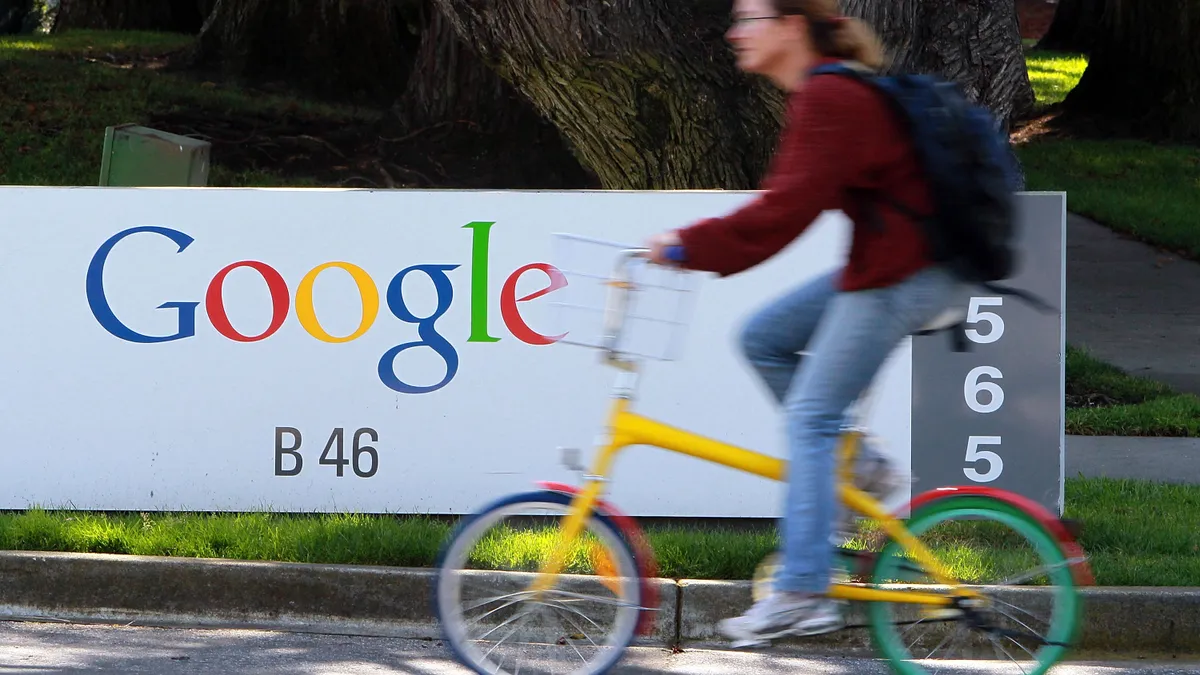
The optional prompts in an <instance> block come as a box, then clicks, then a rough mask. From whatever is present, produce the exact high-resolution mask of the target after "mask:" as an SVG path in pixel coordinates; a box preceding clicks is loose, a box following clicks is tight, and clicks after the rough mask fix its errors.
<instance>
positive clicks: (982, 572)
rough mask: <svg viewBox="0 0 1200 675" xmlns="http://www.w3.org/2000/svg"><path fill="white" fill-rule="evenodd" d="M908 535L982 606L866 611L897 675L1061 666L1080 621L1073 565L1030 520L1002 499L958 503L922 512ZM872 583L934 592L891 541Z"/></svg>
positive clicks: (942, 502) (873, 606) (1035, 673)
mask: <svg viewBox="0 0 1200 675" xmlns="http://www.w3.org/2000/svg"><path fill="white" fill-rule="evenodd" d="M907 527H908V529H909V531H910V532H912V534H913V535H914V536H915V537H917V538H918V539H919V540H921V543H922V544H924V545H925V546H926V547H927V548H929V549H930V550H931V551H932V552H933V554H934V556H935V557H937V559H938V560H940V561H941V562H942V564H943V565H944V566H946V567H947V568H948V569H949V570H950V573H951V575H952V576H954V577H955V578H956V579H958V580H960V581H961V582H962V583H965V584H967V585H968V586H969V587H970V588H971V589H972V590H974V591H977V592H979V593H982V594H983V599H982V601H981V602H977V603H973V604H968V605H966V606H964V607H960V608H943V607H928V606H921V605H917V604H913V605H905V604H902V603H891V602H871V603H869V604H868V607H867V611H868V614H869V618H870V624H871V633H872V637H873V638H874V640H875V643H876V645H877V646H878V647H879V649H880V651H882V652H883V654H884V656H886V657H887V659H888V661H889V662H890V663H891V665H892V669H893V670H894V671H895V672H897V673H899V674H900V675H923V674H924V673H929V672H957V671H956V670H955V668H956V667H964V666H965V667H966V668H967V669H970V666H969V665H967V664H966V662H967V661H970V660H987V661H989V662H990V663H989V667H990V669H989V670H988V672H995V673H1013V674H1014V675H1015V674H1017V673H1020V674H1022V675H1043V674H1044V673H1045V672H1046V671H1047V670H1049V669H1050V668H1051V667H1052V666H1054V664H1056V663H1057V662H1058V661H1059V660H1061V659H1062V658H1063V656H1064V655H1065V653H1066V649H1067V646H1068V645H1069V644H1070V643H1071V641H1072V640H1074V639H1075V637H1076V635H1077V634H1078V629H1079V620H1080V613H1081V609H1080V601H1079V595H1078V591H1077V588H1076V585H1075V579H1074V576H1073V574H1072V569H1071V565H1072V563H1073V561H1070V560H1068V559H1067V558H1066V556H1065V555H1064V553H1063V549H1062V547H1061V546H1060V545H1059V543H1058V541H1057V539H1055V538H1054V536H1053V535H1052V534H1051V533H1049V532H1048V531H1047V530H1046V528H1045V527H1044V526H1043V525H1042V524H1041V523H1040V522H1038V520H1037V519H1036V518H1034V517H1032V516H1031V515H1030V514H1028V513H1026V512H1024V511H1023V510H1021V509H1019V508H1017V507H1015V506H1012V505H1010V504H1008V503H1006V502H1003V501H1001V500H998V499H993V498H989V497H986V496H963V497H949V498H944V499H939V500H936V501H934V502H931V503H929V504H927V505H926V506H924V507H921V508H918V509H917V510H916V511H914V512H913V514H912V515H911V517H910V519H909V521H908V523H907ZM874 582H875V583H876V584H879V585H881V586H884V587H901V588H903V587H913V586H926V588H925V589H923V590H937V587H936V582H934V581H933V580H932V579H930V578H929V576H928V575H927V574H926V573H925V572H924V569H923V568H922V566H921V565H920V563H919V562H917V561H916V560H914V559H910V558H909V556H908V555H907V554H906V552H905V550H904V548H903V547H902V546H901V545H900V544H899V543H898V542H896V541H894V540H891V541H888V543H887V544H886V546H884V548H883V550H882V551H881V552H880V555H879V558H878V560H877V561H876V564H875V571H874ZM935 659H936V660H935ZM955 661H957V662H958V663H955Z"/></svg>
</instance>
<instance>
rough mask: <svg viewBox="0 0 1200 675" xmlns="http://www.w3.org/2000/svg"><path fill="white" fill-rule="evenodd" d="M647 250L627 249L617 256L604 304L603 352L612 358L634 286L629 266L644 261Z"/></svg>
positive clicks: (648, 250)
mask: <svg viewBox="0 0 1200 675" xmlns="http://www.w3.org/2000/svg"><path fill="white" fill-rule="evenodd" d="M649 252H650V249H648V248H627V249H624V250H622V251H621V252H620V253H618V254H617V262H616V264H615V265H614V270H613V275H612V280H611V281H610V282H609V290H608V299H607V301H606V302H605V303H604V351H605V352H606V353H607V354H608V356H609V358H612V355H613V354H614V352H615V350H616V346H617V338H618V337H620V333H621V327H622V326H623V325H624V320H625V311H626V308H627V307H628V305H629V292H630V291H631V290H633V288H634V284H633V281H631V275H630V274H629V265H630V263H632V262H633V261H635V260H638V259H646V254H647V253H649Z"/></svg>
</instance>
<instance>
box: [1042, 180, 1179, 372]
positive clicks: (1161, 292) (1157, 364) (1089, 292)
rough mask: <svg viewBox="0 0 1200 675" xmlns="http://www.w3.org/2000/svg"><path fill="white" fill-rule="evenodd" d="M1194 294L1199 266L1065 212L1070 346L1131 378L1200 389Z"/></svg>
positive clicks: (1068, 201)
mask: <svg viewBox="0 0 1200 675" xmlns="http://www.w3.org/2000/svg"><path fill="white" fill-rule="evenodd" d="M1070 203H1071V201H1070V195H1068V196H1067V206H1068V208H1069V207H1070ZM1196 297H1200V263H1195V262H1192V261H1190V260H1185V259H1182V258H1179V257H1178V256H1175V255H1172V254H1166V253H1162V252H1160V251H1159V250H1158V249H1156V248H1154V247H1152V246H1147V245H1146V244H1142V243H1140V242H1136V241H1133V240H1131V239H1127V238H1125V237H1123V236H1121V235H1119V234H1116V233H1114V232H1113V231H1112V230H1109V229H1108V228H1106V227H1104V226H1102V225H1098V224H1096V223H1094V222H1092V221H1090V220H1087V219H1086V218H1083V217H1081V216H1077V215H1075V214H1068V215H1067V314H1066V320H1067V343H1068V344H1071V345H1072V346H1076V347H1083V348H1086V349H1087V350H1088V351H1090V352H1091V353H1092V354H1093V355H1094V356H1096V357H1097V358H1099V359H1101V360H1103V361H1107V362H1108V363H1111V364H1113V365H1115V366H1117V367H1119V368H1121V369H1123V370H1125V371H1127V372H1128V373H1129V374H1131V375H1139V376H1144V377H1149V378H1152V379H1155V380H1159V381H1161V382H1164V383H1166V384H1167V385H1169V386H1171V387H1174V388H1175V389H1177V390H1179V391H1182V392H1188V393H1194V394H1200V301H1197V300H1196V299H1195V298H1196Z"/></svg>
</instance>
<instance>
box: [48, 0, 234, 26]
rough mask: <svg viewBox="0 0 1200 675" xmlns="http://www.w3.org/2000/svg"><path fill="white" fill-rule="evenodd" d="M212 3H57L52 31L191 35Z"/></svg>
mask: <svg viewBox="0 0 1200 675" xmlns="http://www.w3.org/2000/svg"><path fill="white" fill-rule="evenodd" d="M213 1H214V0H61V4H60V5H59V8H58V15H57V16H56V17H55V20H54V27H53V32H59V31H63V30H68V29H72V28H94V29H100V30H157V31H170V32H178V33H195V32H196V31H198V30H199V29H200V24H201V23H202V22H203V21H204V17H205V16H207V15H208V12H209V10H210V9H212V4H213Z"/></svg>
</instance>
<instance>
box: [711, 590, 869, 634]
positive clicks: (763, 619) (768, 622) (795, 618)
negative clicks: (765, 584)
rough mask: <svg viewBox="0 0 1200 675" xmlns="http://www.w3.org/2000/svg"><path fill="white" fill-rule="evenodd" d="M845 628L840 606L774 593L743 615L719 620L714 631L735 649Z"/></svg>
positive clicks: (829, 602) (822, 598)
mask: <svg viewBox="0 0 1200 675" xmlns="http://www.w3.org/2000/svg"><path fill="white" fill-rule="evenodd" d="M845 625H846V624H845V620H844V619H843V618H842V612H841V606H840V604H839V603H837V602H835V601H833V600H830V599H829V598H825V597H821V596H807V597H800V598H795V597H794V596H792V595H790V594H787V593H778V592H776V593H772V594H770V595H768V596H767V597H766V598H763V599H762V600H759V601H758V602H756V603H754V605H753V606H752V607H750V609H749V610H747V612H746V613H745V614H743V615H742V616H738V617H733V618H731V619H722V620H721V621H720V622H718V623H717V630H719V631H721V634H722V635H724V636H725V637H727V638H729V639H730V640H732V641H733V646H734V647H735V648H737V647H750V646H756V645H761V644H765V643H766V642H768V641H769V640H774V639H775V638H780V637H784V636H786V635H797V636H805V635H820V634H822V633H831V632H833V631H835V630H838V629H840V628H842V627H843V626H845Z"/></svg>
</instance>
